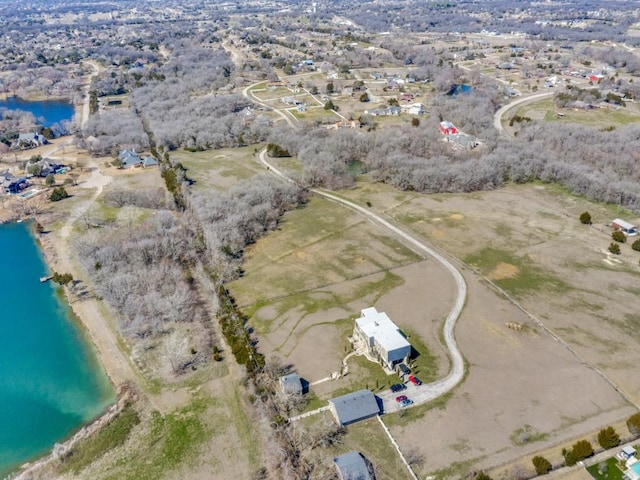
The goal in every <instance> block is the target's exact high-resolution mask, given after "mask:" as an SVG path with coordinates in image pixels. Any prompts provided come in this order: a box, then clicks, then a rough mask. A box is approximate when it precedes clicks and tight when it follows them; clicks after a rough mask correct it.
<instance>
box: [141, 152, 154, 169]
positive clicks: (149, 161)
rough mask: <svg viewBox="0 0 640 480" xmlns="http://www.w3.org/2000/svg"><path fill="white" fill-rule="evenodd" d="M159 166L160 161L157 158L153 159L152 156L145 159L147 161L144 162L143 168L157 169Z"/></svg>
mask: <svg viewBox="0 0 640 480" xmlns="http://www.w3.org/2000/svg"><path fill="white" fill-rule="evenodd" d="M157 166H158V160H157V159H156V158H155V157H152V156H151V155H149V156H147V157H145V159H144V160H142V167H143V168H147V167H157Z"/></svg>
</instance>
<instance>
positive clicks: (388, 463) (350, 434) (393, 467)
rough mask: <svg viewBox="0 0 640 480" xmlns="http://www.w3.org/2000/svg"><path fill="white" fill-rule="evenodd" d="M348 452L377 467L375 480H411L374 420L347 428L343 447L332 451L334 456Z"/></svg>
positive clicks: (389, 442)
mask: <svg viewBox="0 0 640 480" xmlns="http://www.w3.org/2000/svg"><path fill="white" fill-rule="evenodd" d="M349 450H356V451H358V452H361V453H362V454H363V455H364V456H365V457H366V458H367V459H368V460H370V461H371V462H372V463H373V464H374V465H375V466H376V467H377V470H376V479H377V480H409V479H410V478H411V477H410V476H409V473H408V471H407V468H406V467H405V466H404V464H403V463H402V462H401V460H400V457H399V456H398V452H397V451H396V449H395V448H394V447H393V445H392V444H391V441H390V440H389V437H387V435H386V434H385V433H384V430H383V429H382V427H381V426H380V425H379V424H378V421H377V420H376V419H371V420H367V421H366V422H360V423H357V424H355V425H350V426H349V427H347V434H346V435H345V437H344V440H343V445H341V446H340V447H338V448H337V449H335V450H334V452H335V453H334V456H337V455H341V454H343V453H346V452H348V451H349ZM332 453H333V452H332Z"/></svg>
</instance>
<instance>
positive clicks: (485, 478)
mask: <svg viewBox="0 0 640 480" xmlns="http://www.w3.org/2000/svg"><path fill="white" fill-rule="evenodd" d="M475 480H493V478H491V477H490V476H489V475H487V474H486V473H484V472H480V473H479V474H478V475H476V478H475Z"/></svg>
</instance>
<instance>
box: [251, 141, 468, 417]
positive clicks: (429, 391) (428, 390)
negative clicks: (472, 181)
mask: <svg viewBox="0 0 640 480" xmlns="http://www.w3.org/2000/svg"><path fill="white" fill-rule="evenodd" d="M259 161H260V163H261V164H262V165H263V166H264V167H265V168H266V169H267V170H269V172H271V173H272V174H273V175H275V176H277V177H279V178H281V179H283V180H284V181H287V182H290V183H295V182H294V181H293V180H292V179H291V178H289V177H288V176H287V175H285V174H284V173H283V172H281V171H280V170H278V169H277V168H276V167H274V166H273V165H271V164H270V163H269V162H268V161H267V159H266V149H262V151H261V152H260V155H259ZM311 191H312V192H313V193H315V194H316V195H318V196H320V197H323V198H325V199H327V200H330V201H332V202H336V203H339V204H341V205H344V206H345V207H347V208H350V209H351V210H354V211H355V212H356V213H358V214H359V215H361V216H363V217H364V218H366V219H367V220H369V221H371V222H373V223H374V224H376V225H378V226H381V227H383V228H385V229H387V230H388V231H389V232H391V233H392V234H393V235H394V236H395V237H396V238H398V239H400V240H401V241H402V242H403V243H404V244H405V245H407V246H408V247H410V248H411V249H413V250H414V251H416V252H417V253H418V254H422V255H428V256H430V257H432V258H434V259H435V260H436V261H438V262H439V263H440V264H442V266H443V267H444V268H446V269H447V270H448V271H449V273H451V276H452V277H453V279H454V281H455V284H456V289H457V294H456V299H455V302H454V304H453V307H452V308H451V310H450V311H449V314H448V315H447V318H446V320H445V322H444V328H443V335H444V340H445V344H446V347H447V349H448V351H449V356H450V359H451V369H450V371H449V374H448V375H447V376H446V377H445V378H443V379H441V380H438V381H436V382H433V383H430V384H424V385H421V386H420V387H415V386H413V385H407V390H405V391H404V392H402V393H403V394H405V395H407V396H408V397H409V398H411V399H412V400H413V402H414V405H420V404H422V403H425V402H429V401H431V400H434V399H436V398H438V397H439V396H441V395H444V394H445V393H447V392H448V391H450V390H451V389H453V388H454V387H455V386H456V385H458V383H460V381H461V380H462V378H463V376H464V360H463V358H462V353H460V349H459V348H458V344H457V343H456V339H455V335H454V330H455V326H456V322H457V320H458V317H459V316H460V313H461V312H462V309H463V307H464V303H465V299H466V297H467V284H466V283H465V281H464V278H463V277H462V274H461V273H460V272H459V271H458V269H456V267H454V266H453V264H452V263H451V262H449V260H447V259H446V258H445V257H444V256H442V255H441V254H440V253H438V252H436V251H435V250H433V249H432V248H431V247H429V246H427V245H425V244H424V243H423V242H421V241H420V240H418V239H417V238H415V237H414V236H413V235H411V234H410V233H408V232H406V231H405V230H403V229H401V228H399V227H397V226H395V225H393V224H392V223H390V222H388V221H387V220H385V219H384V218H382V217H381V216H379V215H377V214H376V213H374V212H372V211H371V210H369V209H367V208H365V207H361V206H360V205H357V204H355V203H353V202H351V201H349V200H346V199H344V198H341V197H339V196H338V195H335V194H333V193H330V192H327V191H325V190H321V189H317V188H314V189H311ZM397 395H398V394H395V393H392V392H391V391H385V392H380V393H378V397H380V398H381V399H382V400H383V403H384V411H385V412H394V411H397V410H399V409H400V406H399V405H398V403H397V402H396V401H395V397H396V396H397Z"/></svg>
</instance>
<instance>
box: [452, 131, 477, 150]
mask: <svg viewBox="0 0 640 480" xmlns="http://www.w3.org/2000/svg"><path fill="white" fill-rule="evenodd" d="M447 141H448V142H451V143H453V144H454V145H455V146H456V147H459V148H466V149H468V150H471V149H473V148H476V147H477V146H478V139H477V138H476V137H474V136H473V135H468V134H466V133H460V132H458V133H456V134H453V135H447Z"/></svg>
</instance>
